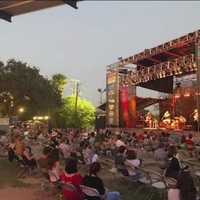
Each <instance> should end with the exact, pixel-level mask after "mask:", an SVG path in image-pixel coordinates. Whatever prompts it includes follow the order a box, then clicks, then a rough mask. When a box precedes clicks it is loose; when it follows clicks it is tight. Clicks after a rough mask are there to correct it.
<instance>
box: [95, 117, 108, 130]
mask: <svg viewBox="0 0 200 200" xmlns="http://www.w3.org/2000/svg"><path fill="white" fill-rule="evenodd" d="M105 127H106V117H105V116H98V117H96V119H95V129H96V130H99V129H100V128H105Z"/></svg>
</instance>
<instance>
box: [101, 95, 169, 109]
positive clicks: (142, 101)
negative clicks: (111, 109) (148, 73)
mask: <svg viewBox="0 0 200 200" xmlns="http://www.w3.org/2000/svg"><path fill="white" fill-rule="evenodd" d="M166 100H167V99H155V98H150V97H147V98H143V97H136V107H137V108H138V109H143V108H146V107H148V106H151V105H154V104H156V103H162V102H165V101H166ZM97 108H98V109H100V110H103V111H106V103H103V104H102V105H100V106H98V107H97Z"/></svg>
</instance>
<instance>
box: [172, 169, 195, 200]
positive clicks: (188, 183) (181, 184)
mask: <svg viewBox="0 0 200 200" xmlns="http://www.w3.org/2000/svg"><path fill="white" fill-rule="evenodd" d="M168 200H199V197H198V194H197V190H196V187H195V185H194V181H193V179H192V176H191V174H190V173H189V172H187V171H181V172H180V173H179V175H178V179H177V189H172V188H170V189H169V190H168Z"/></svg>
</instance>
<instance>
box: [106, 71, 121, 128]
mask: <svg viewBox="0 0 200 200" xmlns="http://www.w3.org/2000/svg"><path fill="white" fill-rule="evenodd" d="M106 89H107V90H106V91H107V109H106V123H107V125H108V126H118V125H119V76H118V73H117V72H112V73H109V74H107V88H106Z"/></svg>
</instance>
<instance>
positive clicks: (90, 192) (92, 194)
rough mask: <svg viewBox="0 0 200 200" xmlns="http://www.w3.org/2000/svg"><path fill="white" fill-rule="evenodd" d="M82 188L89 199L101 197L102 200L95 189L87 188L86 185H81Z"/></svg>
mask: <svg viewBox="0 0 200 200" xmlns="http://www.w3.org/2000/svg"><path fill="white" fill-rule="evenodd" d="M80 188H81V190H82V192H83V193H84V194H85V195H86V196H89V197H99V200H101V195H100V194H99V192H98V191H97V190H96V189H95V188H91V187H87V186H84V185H80Z"/></svg>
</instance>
